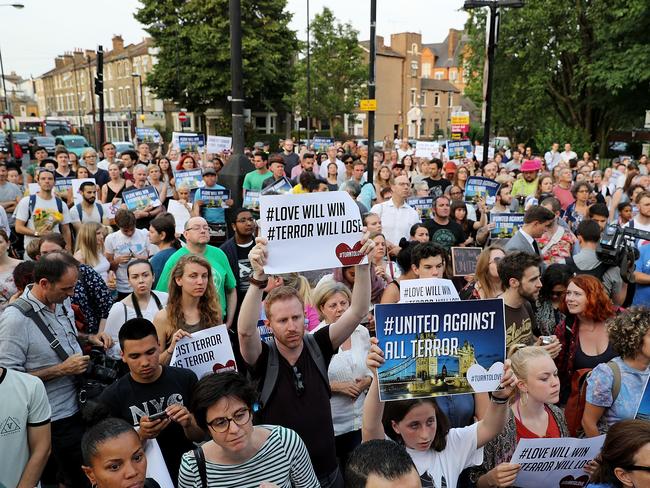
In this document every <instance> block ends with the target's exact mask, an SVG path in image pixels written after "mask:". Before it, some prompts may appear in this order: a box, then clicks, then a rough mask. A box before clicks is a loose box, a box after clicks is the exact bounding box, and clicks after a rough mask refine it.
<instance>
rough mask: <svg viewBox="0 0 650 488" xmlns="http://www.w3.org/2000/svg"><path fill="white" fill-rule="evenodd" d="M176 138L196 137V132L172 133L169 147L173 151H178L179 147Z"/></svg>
mask: <svg viewBox="0 0 650 488" xmlns="http://www.w3.org/2000/svg"><path fill="white" fill-rule="evenodd" d="M178 136H198V134H197V133H196V132H172V140H171V143H170V144H171V146H172V147H173V148H175V149H179V150H180V146H179V145H178Z"/></svg>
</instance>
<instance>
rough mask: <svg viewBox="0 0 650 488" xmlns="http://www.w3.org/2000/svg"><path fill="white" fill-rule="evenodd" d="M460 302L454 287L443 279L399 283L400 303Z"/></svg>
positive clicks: (449, 281)
mask: <svg viewBox="0 0 650 488" xmlns="http://www.w3.org/2000/svg"><path fill="white" fill-rule="evenodd" d="M457 301H460V297H459V296H458V292H457V291H456V287H455V286H454V284H453V282H452V281H451V280H446V279H444V278H422V279H417V280H403V281H402V282H400V288H399V302H400V303H422V302H457Z"/></svg>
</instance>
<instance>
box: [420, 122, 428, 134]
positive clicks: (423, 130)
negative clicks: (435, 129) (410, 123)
mask: <svg viewBox="0 0 650 488" xmlns="http://www.w3.org/2000/svg"><path fill="white" fill-rule="evenodd" d="M426 123H427V119H425V118H422V119H420V137H424V136H425V135H426Z"/></svg>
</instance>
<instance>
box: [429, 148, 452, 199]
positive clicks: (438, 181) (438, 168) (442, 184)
mask: <svg viewBox="0 0 650 488" xmlns="http://www.w3.org/2000/svg"><path fill="white" fill-rule="evenodd" d="M429 170H430V172H431V176H429V177H428V178H424V181H426V182H427V185H429V194H430V195H431V196H433V197H439V196H440V195H442V194H443V193H444V192H445V189H446V188H447V187H448V186H449V185H451V182H450V181H449V180H447V179H445V178H443V177H442V161H441V160H440V159H437V158H434V159H432V160H431V163H430V164H429ZM431 190H433V191H431Z"/></svg>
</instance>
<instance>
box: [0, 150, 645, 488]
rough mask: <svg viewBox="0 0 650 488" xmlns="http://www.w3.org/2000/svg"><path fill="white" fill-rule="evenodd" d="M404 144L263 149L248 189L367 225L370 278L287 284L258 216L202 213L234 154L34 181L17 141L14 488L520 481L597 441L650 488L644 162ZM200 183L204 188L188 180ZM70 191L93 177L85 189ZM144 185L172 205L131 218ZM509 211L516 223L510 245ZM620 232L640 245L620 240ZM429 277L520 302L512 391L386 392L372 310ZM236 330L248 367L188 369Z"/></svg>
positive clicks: (6, 193)
mask: <svg viewBox="0 0 650 488" xmlns="http://www.w3.org/2000/svg"><path fill="white" fill-rule="evenodd" d="M260 146H263V145H260ZM386 146H387V147H386V148H385V149H386V150H385V151H379V150H377V151H376V152H374V156H373V158H372V161H371V164H369V161H368V148H367V147H365V146H362V145H357V144H356V142H355V141H353V140H349V141H345V142H337V143H334V144H332V145H330V146H328V147H326V148H322V149H323V152H318V151H314V150H313V148H311V147H306V146H300V147H295V144H294V142H293V141H292V140H290V139H288V140H285V141H281V147H279V148H277V149H278V150H277V152H273V153H269V151H268V149H269V148H265V147H253V148H251V149H250V150H247V155H248V157H249V158H250V161H251V164H252V167H253V168H254V169H253V170H252V171H250V172H248V173H247V174H246V175H245V176H244V178H243V190H244V191H245V192H251V193H252V194H256V193H257V192H264V190H265V189H267V188H271V187H272V188H280V187H282V188H283V190H282V192H286V193H291V194H300V193H311V192H326V191H345V192H347V193H348V194H350V195H351V197H352V198H353V199H354V201H355V202H356V204H357V205H358V207H359V210H360V214H361V215H362V219H363V225H364V232H365V234H364V237H363V239H362V241H361V243H362V247H361V249H360V251H359V252H360V253H362V254H364V255H367V256H368V264H361V265H356V266H349V267H342V268H336V269H331V270H321V271H317V272H305V273H302V274H300V273H288V274H283V275H274V276H271V275H267V274H265V272H264V266H265V264H266V262H267V260H268V254H269V249H268V246H267V241H266V240H265V239H264V236H260V235H259V232H258V225H257V221H258V219H259V218H260V216H259V214H258V210H257V209H258V208H259V207H258V206H256V205H255V204H252V205H247V206H246V207H240V208H237V207H234V206H233V203H234V202H232V201H228V202H227V203H228V205H229V206H230V208H229V209H225V208H223V207H222V206H216V207H215V206H212V205H208V204H207V200H206V199H205V194H204V193H203V192H205V190H227V188H225V187H224V186H222V185H220V184H219V183H218V181H219V173H220V171H221V170H222V169H223V168H224V166H225V165H227V164H228V157H227V155H207V154H205V153H195V152H189V153H182V152H180V151H179V150H178V149H177V148H175V147H170V148H169V150H168V151H167V152H166V153H163V151H162V147H156V148H153V150H152V147H151V145H150V144H146V143H142V144H139V145H138V146H137V151H130V150H127V151H125V152H123V153H122V154H120V155H119V157H118V155H117V154H116V151H115V146H114V145H113V144H112V143H111V142H106V143H104V144H103V145H102V147H101V148H99V152H97V151H95V150H94V149H91V148H89V149H87V150H86V151H84V153H83V154H82V157H81V158H80V159H78V160H77V159H76V158H74V160H73V161H71V159H70V154H69V153H68V151H67V150H66V149H65V148H63V147H58V148H57V149H56V152H55V156H54V158H53V159H50V158H49V157H48V156H47V151H45V149H43V148H38V147H35V148H34V150H33V154H34V158H35V159H34V161H33V162H32V163H31V164H30V165H29V167H28V168H25V169H23V168H22V167H21V166H20V165H18V164H15V163H14V162H12V161H10V160H8V159H7V155H6V154H2V153H0V396H1V397H2V398H3V401H2V402H0V421H2V422H4V424H2V426H1V427H2V433H1V434H0V452H2V453H3V455H2V456H0V486H7V487H13V486H17V487H20V488H28V487H30V488H32V487H34V486H36V485H37V484H38V483H39V480H40V481H41V486H44V487H49V486H57V485H58V486H59V487H68V488H77V487H85V486H96V487H98V488H114V487H118V486H120V487H122V486H133V487H136V486H137V487H143V486H144V487H149V488H153V487H157V486H167V485H168V484H169V483H172V485H173V486H178V487H182V488H189V487H208V486H237V487H251V488H253V487H254V488H258V487H267V488H271V487H289V486H295V487H318V486H322V487H325V488H328V487H343V486H349V487H381V486H397V485H399V486H404V487H405V488H410V487H419V486H423V487H436V488H442V487H446V488H453V487H474V486H476V487H490V488H491V487H501V486H503V487H506V486H513V485H514V483H515V479H516V477H517V474H518V472H519V470H520V468H521V467H520V465H518V464H515V463H511V462H510V461H511V458H512V456H513V453H514V451H515V447H516V446H517V443H518V442H519V440H520V439H535V438H561V437H594V436H598V435H601V434H607V439H606V441H605V444H604V446H603V449H602V452H601V453H600V455H599V456H597V457H596V458H595V459H594V460H593V461H592V462H590V463H589V464H588V465H586V466H585V472H586V474H587V475H588V476H589V477H590V480H591V483H592V484H593V485H592V486H598V487H623V486H625V487H641V486H650V467H649V466H650V424H649V423H648V421H647V420H634V418H635V416H636V411H637V409H638V406H639V403H640V401H641V397H642V395H643V392H644V390H645V386H646V383H647V382H648V378H649V377H650V309H648V308H647V307H648V305H649V304H650V239H649V238H647V236H650V174H649V173H650V163H649V162H648V158H647V157H646V156H641V157H640V158H639V159H638V161H633V160H631V159H630V158H622V159H617V160H614V161H612V163H611V164H610V165H608V166H607V167H606V168H603V167H602V166H601V165H600V164H599V162H598V161H597V160H594V159H592V157H591V155H590V154H589V153H585V154H584V155H583V157H582V158H581V159H578V157H577V155H576V154H575V152H573V151H572V149H571V145H570V144H566V145H565V147H564V151H563V152H560V150H559V144H553V146H552V147H551V148H550V149H549V150H548V151H547V152H545V153H544V154H539V155H536V154H535V153H534V151H533V150H531V149H530V148H527V147H525V146H523V145H520V146H518V147H517V148H516V149H515V148H512V149H511V150H505V149H500V150H497V151H496V152H495V155H494V157H493V158H491V159H490V160H489V161H488V162H487V164H485V165H483V166H482V165H481V164H480V162H479V161H477V160H475V159H465V158H463V159H457V160H449V158H447V157H446V154H445V151H444V147H443V148H442V150H441V153H439V154H432V155H431V157H430V158H426V157H418V156H416V154H415V151H414V148H412V147H411V145H410V144H409V141H408V140H402V141H395V143H394V144H393V143H387V144H386ZM193 169H199V170H200V172H201V174H202V179H203V184H202V185H201V188H199V189H196V188H191V187H188V186H187V185H185V184H184V183H183V184H180V183H179V184H177V178H178V180H179V181H181V179H180V178H179V173H178V172H179V171H184V170H185V171H187V170H193ZM368 171H372V175H369V174H368ZM369 176H371V177H372V178H370V177H369ZM472 176H483V177H486V178H490V179H492V180H494V181H496V182H497V183H498V184H499V187H498V190H497V192H496V195H495V196H494V201H490V203H489V204H488V201H487V199H486V198H484V197H481V198H478V199H475V200H472V199H466V198H465V191H466V187H467V182H468V180H469V178H471V177H472ZM62 178H90V179H94V182H93V181H89V182H84V183H83V184H81V186H80V188H79V195H73V193H72V190H64V191H57V188H58V187H57V186H56V182H57V180H60V179H62ZM183 181H184V180H183ZM145 187H153V189H154V190H155V194H156V195H157V196H158V199H159V202H157V204H155V205H154V204H148V205H146V206H144V207H138V208H136V209H129V208H128V207H127V206H126V205H125V202H124V199H123V194H124V192H125V191H128V190H130V189H132V188H137V189H143V188H145ZM257 194H258V195H259V193H257ZM75 197H76V198H77V200H76V201H75ZM79 197H81V200H79ZM411 197H418V198H422V197H430V198H431V208H430V209H427V210H426V211H423V210H422V208H419V209H416V208H414V207H413V206H411V205H410V204H409V199H410V198H411ZM258 198H259V197H258ZM172 201H174V202H175V205H176V204H178V205H180V206H181V207H184V208H185V209H186V210H187V218H186V221H185V222H184V223H181V224H180V227H182V232H179V230H181V229H180V228H179V223H178V222H177V219H176V218H175V217H174V214H173V213H172V212H170V211H168V208H169V206H170V202H172ZM244 201H246V199H245V200H244ZM76 202H80V203H76ZM109 207H113V208H114V210H115V211H114V213H111V214H109V213H108V211H107V210H108V208H109ZM497 213H498V214H508V213H510V214H522V215H523V224H522V225H521V226H520V227H519V228H517V229H515V230H514V232H513V234H512V235H511V236H509V237H506V238H503V236H495V235H493V233H492V230H493V229H495V226H496V223H495V222H494V221H493V220H492V216H493V215H494V214H497ZM176 215H178V214H176ZM612 232H614V234H616V235H618V234H625V233H627V234H628V235H627V237H623V239H621V240H618V241H615V242H613V243H612V244H611V246H610V247H611V248H612V249H609V248H608V247H607V245H608V243H609V242H610V241H609V240H608V239H610V238H611V237H612V235H613V234H612ZM617 233H618V234H617ZM644 233H648V234H647V235H646V234H644ZM610 240H611V239H610ZM453 247H479V248H481V249H480V250H479V251H480V253H479V255H478V259H477V261H476V267H475V270H474V272H473V273H472V274H471V275H469V276H454V273H453V271H452V270H453V259H452V254H451V249H452V248H453ZM306 251H308V250H306ZM477 252H478V251H477ZM427 278H446V279H449V280H452V282H453V284H454V286H455V287H456V288H457V291H458V293H459V296H460V298H461V300H483V299H493V298H500V299H502V300H503V303H504V311H505V314H504V316H505V324H504V326H505V337H506V344H505V347H506V351H508V354H507V357H508V359H507V360H506V363H505V367H504V374H503V376H502V378H501V382H500V385H499V389H498V390H497V391H494V392H492V393H490V394H486V393H476V394H466V395H451V396H439V397H435V398H425V399H412V400H398V401H390V402H385V403H384V402H380V400H379V395H378V384H377V383H378V381H377V368H378V367H380V366H381V364H382V363H383V362H384V358H383V351H382V349H381V348H380V344H379V342H378V340H377V339H376V337H375V336H376V334H375V317H374V313H373V305H375V304H390V303H398V302H399V300H400V287H401V286H402V285H403V284H404V283H405V281H406V280H412V279H427ZM432 307H435V305H432ZM222 324H225V326H226V327H227V330H228V337H229V339H230V342H231V345H232V349H233V352H234V355H235V362H236V369H237V372H232V371H230V372H222V373H214V374H209V375H207V376H204V377H203V378H197V376H196V374H195V373H194V372H192V371H191V370H190V369H183V368H180V367H177V366H171V365H170V364H171V361H172V356H173V354H174V351H175V349H176V346H177V343H178V341H181V340H183V339H184V338H187V337H191V336H192V334H194V333H196V332H199V331H204V330H206V329H209V328H211V327H215V326H219V325H222ZM92 380H94V381H92ZM5 419H7V420H5ZM152 466H155V469H153V468H152ZM161 466H162V467H163V468H164V469H162V470H161V469H160V467H161ZM169 480H171V481H169ZM645 483H648V485H646V484H645Z"/></svg>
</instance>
